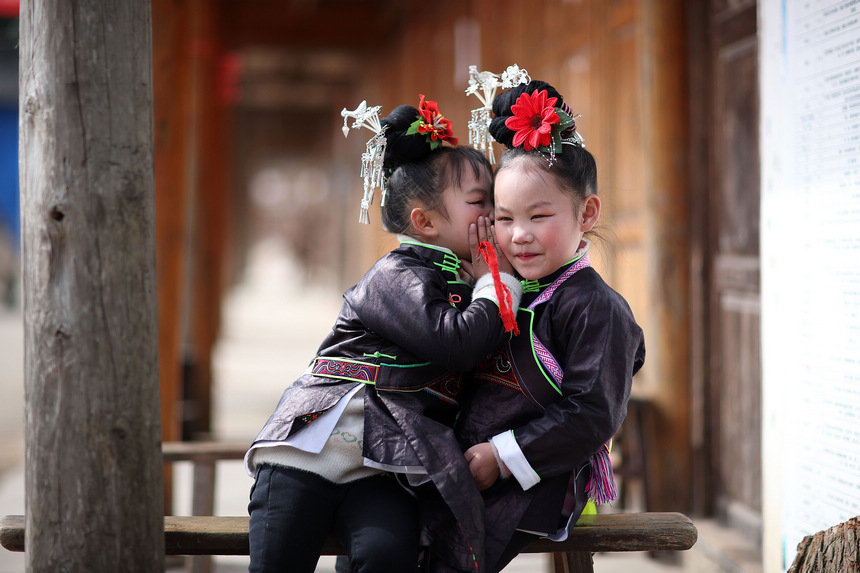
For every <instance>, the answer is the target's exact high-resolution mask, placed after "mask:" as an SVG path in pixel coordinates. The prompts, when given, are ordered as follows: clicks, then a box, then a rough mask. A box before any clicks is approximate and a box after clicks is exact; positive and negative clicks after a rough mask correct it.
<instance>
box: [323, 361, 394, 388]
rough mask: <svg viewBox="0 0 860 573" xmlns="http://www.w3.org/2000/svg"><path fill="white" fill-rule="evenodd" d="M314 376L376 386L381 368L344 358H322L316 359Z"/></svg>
mask: <svg viewBox="0 0 860 573" xmlns="http://www.w3.org/2000/svg"><path fill="white" fill-rule="evenodd" d="M311 373H312V374H313V375H314V376H322V377H323V378H338V379H340V380H352V381H353V382H363V383H364V384H376V378H377V376H378V375H379V366H377V365H376V364H370V363H368V362H358V361H356V360H346V359H344V358H320V357H317V358H315V359H314V366H313V368H312V369H311Z"/></svg>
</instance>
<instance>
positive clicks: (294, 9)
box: [219, 0, 403, 51]
mask: <svg viewBox="0 0 860 573" xmlns="http://www.w3.org/2000/svg"><path fill="white" fill-rule="evenodd" d="M219 6H220V8H221V13H222V14H223V16H224V19H225V20H224V21H225V22H228V23H229V26H225V29H224V35H223V40H224V43H225V46H226V47H227V49H236V48H247V47H254V46H278V47H299V48H303V49H307V50H313V49H318V48H330V47H339V48H349V49H351V50H356V51H360V50H365V49H374V48H378V47H379V46H380V45H381V44H384V43H386V42H387V41H389V40H390V39H391V38H392V37H393V36H395V35H396V31H397V29H398V27H399V25H400V14H401V11H402V9H403V8H402V7H401V2H397V1H396V0H390V1H376V0H374V1H370V0H329V1H326V2H320V3H307V2H304V3H303V2H288V1H284V0H242V1H241V2H236V1H235V0H221V2H219Z"/></svg>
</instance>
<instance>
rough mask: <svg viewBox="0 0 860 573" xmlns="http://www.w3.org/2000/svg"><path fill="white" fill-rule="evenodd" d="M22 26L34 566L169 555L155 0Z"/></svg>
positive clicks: (46, 6)
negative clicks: (161, 380)
mask: <svg viewBox="0 0 860 573" xmlns="http://www.w3.org/2000/svg"><path fill="white" fill-rule="evenodd" d="M20 30H21V44H20V85H21V90H20V112H21V133H20V142H21V145H20V161H21V197H22V214H23V217H22V219H23V275H24V335H25V410H26V427H25V432H26V450H25V457H26V512H27V523H26V547H27V553H28V559H27V569H28V571H30V572H41V571H45V572H54V571H147V572H152V571H159V570H163V568H164V533H163V525H162V505H161V499H162V483H163V480H162V472H161V452H160V439H161V426H160V420H159V406H158V404H159V402H158V346H157V335H158V333H157V322H156V321H157V319H156V288H155V286H156V285H155V281H156V278H155V237H154V199H153V195H154V191H153V188H154V182H153V178H154V176H153V129H152V125H153V116H152V79H151V68H152V51H151V33H152V29H151V15H150V3H149V0H129V1H126V2H113V1H112V0H82V1H79V2H57V1H37V0H33V1H31V2H22V5H21V19H20Z"/></svg>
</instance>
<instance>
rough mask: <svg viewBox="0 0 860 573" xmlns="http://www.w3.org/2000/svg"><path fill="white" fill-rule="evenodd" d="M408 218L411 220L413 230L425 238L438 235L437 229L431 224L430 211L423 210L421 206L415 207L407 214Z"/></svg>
mask: <svg viewBox="0 0 860 573" xmlns="http://www.w3.org/2000/svg"><path fill="white" fill-rule="evenodd" d="M409 220H410V221H412V228H413V229H415V232H416V233H418V234H419V235H421V236H422V237H425V238H432V237H436V236H437V235H439V230H438V229H436V227H434V226H433V217H432V212H430V211H425V210H424V208H423V207H415V208H414V209H412V212H411V213H410V214H409Z"/></svg>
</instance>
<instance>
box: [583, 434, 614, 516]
mask: <svg viewBox="0 0 860 573" xmlns="http://www.w3.org/2000/svg"><path fill="white" fill-rule="evenodd" d="M585 492H586V493H587V494H588V498H589V499H591V500H592V501H593V502H594V503H596V504H597V505H601V504H604V503H611V502H613V501H615V500H616V499H618V490H617V489H616V487H615V477H614V475H613V473H612V461H611V460H610V459H609V444H605V445H604V446H603V447H602V448H600V449H599V450H598V451H597V453H595V454H594V455H593V456H591V477H590V478H588V483H587V484H586V485H585Z"/></svg>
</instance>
